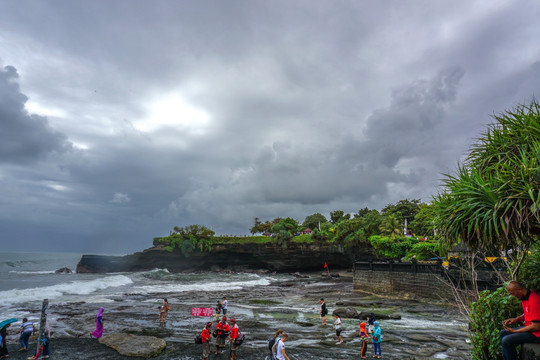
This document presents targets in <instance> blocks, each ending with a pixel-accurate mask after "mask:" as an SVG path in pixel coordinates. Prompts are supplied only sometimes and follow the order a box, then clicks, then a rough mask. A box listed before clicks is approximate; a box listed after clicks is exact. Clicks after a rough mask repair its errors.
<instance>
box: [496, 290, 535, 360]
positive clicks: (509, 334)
mask: <svg viewBox="0 0 540 360" xmlns="http://www.w3.org/2000/svg"><path fill="white" fill-rule="evenodd" d="M506 289H507V290H508V292H509V293H510V295H512V296H514V297H516V298H518V299H519V300H521V307H522V308H523V314H522V315H520V316H518V317H515V318H512V319H506V320H504V321H503V323H502V325H503V328H504V330H501V332H500V337H501V344H502V352H503V358H504V360H516V359H517V358H518V357H517V352H516V346H518V345H521V344H524V343H540V296H539V295H538V294H537V293H535V292H534V291H531V290H529V289H527V288H526V287H524V286H523V285H521V284H520V283H518V282H517V281H510V282H509V283H508V285H507V287H506ZM521 322H523V326H520V327H517V328H511V327H510V326H511V325H515V324H519V323H521Z"/></svg>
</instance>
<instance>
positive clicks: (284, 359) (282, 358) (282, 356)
mask: <svg viewBox="0 0 540 360" xmlns="http://www.w3.org/2000/svg"><path fill="white" fill-rule="evenodd" d="M288 338H289V335H287V334H285V333H283V334H281V339H280V340H279V341H278V342H277V346H276V347H277V350H276V359H277V360H289V357H288V356H287V354H286V353H285V341H287V339H288Z"/></svg>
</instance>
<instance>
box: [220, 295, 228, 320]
mask: <svg viewBox="0 0 540 360" xmlns="http://www.w3.org/2000/svg"><path fill="white" fill-rule="evenodd" d="M228 306H229V302H228V301H227V298H226V297H225V296H224V297H223V301H222V302H221V310H222V311H223V316H227V307H228Z"/></svg>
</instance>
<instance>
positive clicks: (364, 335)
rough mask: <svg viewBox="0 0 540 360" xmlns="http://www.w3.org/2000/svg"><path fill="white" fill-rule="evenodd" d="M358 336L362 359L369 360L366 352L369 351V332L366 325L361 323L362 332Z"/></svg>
mask: <svg viewBox="0 0 540 360" xmlns="http://www.w3.org/2000/svg"><path fill="white" fill-rule="evenodd" d="M358 336H360V341H361V347H360V357H361V358H362V359H365V358H367V355H366V351H367V341H368V338H369V336H368V332H367V330H366V323H365V322H361V323H360V331H359V332H358Z"/></svg>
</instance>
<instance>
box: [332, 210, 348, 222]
mask: <svg viewBox="0 0 540 360" xmlns="http://www.w3.org/2000/svg"><path fill="white" fill-rule="evenodd" d="M350 218H351V214H345V212H344V211H343V210H336V211H331V212H330V221H331V222H332V224H337V223H338V222H340V221H341V220H348V219H350Z"/></svg>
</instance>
